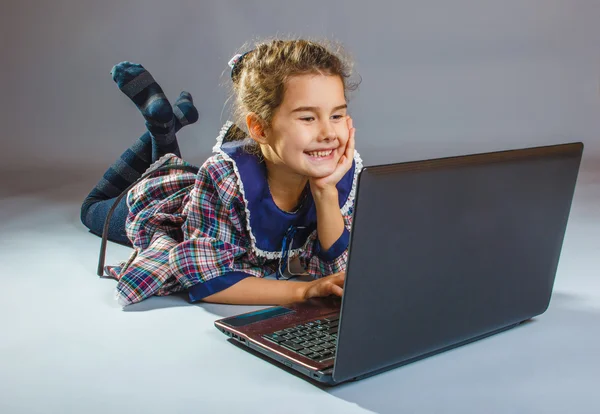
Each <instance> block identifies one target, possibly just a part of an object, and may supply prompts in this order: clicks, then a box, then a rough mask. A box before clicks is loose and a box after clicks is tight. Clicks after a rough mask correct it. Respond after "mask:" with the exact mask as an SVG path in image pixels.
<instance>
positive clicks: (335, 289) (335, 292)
mask: <svg viewBox="0 0 600 414" xmlns="http://www.w3.org/2000/svg"><path fill="white" fill-rule="evenodd" d="M330 286H331V288H330V294H331V295H335V296H339V297H341V296H342V295H343V294H344V289H342V288H341V287H339V286H338V285H334V284H331V285H330Z"/></svg>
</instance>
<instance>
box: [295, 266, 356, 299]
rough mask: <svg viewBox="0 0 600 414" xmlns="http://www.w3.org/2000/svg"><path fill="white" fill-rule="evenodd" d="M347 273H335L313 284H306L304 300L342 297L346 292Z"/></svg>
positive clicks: (312, 282) (314, 281)
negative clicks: (332, 296) (333, 296)
mask: <svg viewBox="0 0 600 414" xmlns="http://www.w3.org/2000/svg"><path fill="white" fill-rule="evenodd" d="M345 278H346V273H345V272H339V273H334V274H333V275H329V276H325V277H322V278H320V279H316V280H313V281H311V282H304V283H305V284H306V287H304V292H303V299H304V300H306V299H310V298H317V297H323V296H329V295H335V296H340V297H341V296H342V293H343V292H344V290H343V289H342V288H343V286H344V280H345Z"/></svg>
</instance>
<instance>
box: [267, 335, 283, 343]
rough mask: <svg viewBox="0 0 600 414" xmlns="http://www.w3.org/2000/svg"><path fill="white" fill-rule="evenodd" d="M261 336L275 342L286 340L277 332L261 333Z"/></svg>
mask: <svg viewBox="0 0 600 414" xmlns="http://www.w3.org/2000/svg"><path fill="white" fill-rule="evenodd" d="M263 336H264V337H265V338H267V339H270V340H271V341H273V342H277V343H279V342H283V341H285V340H286V339H285V338H284V337H283V336H282V335H278V334H274V333H272V334H268V335H263Z"/></svg>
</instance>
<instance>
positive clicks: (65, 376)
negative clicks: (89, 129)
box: [0, 171, 600, 414]
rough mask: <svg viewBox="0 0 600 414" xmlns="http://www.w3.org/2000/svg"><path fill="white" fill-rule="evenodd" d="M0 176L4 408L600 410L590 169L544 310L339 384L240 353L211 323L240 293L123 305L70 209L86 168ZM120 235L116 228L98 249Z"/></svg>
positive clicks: (594, 186)
mask: <svg viewBox="0 0 600 414" xmlns="http://www.w3.org/2000/svg"><path fill="white" fill-rule="evenodd" d="M4 176H5V178H3V179H2V186H1V187H0V189H1V191H0V259H1V260H0V269H1V271H0V275H1V281H2V284H1V287H0V323H1V325H0V326H1V327H2V331H1V333H0V413H3V414H9V413H84V412H85V413H104V412H144V413H179V412H181V413H183V412H186V413H187V412H208V413H211V412H226V413H230V412H250V413H252V412H261V413H284V412H289V413H313V412H332V413H340V412H341V413H365V412H380V413H398V412H405V413H433V412H460V413H483V412H485V413H494V412H498V413H559V412H560V413H565V412H568V413H598V412H600V393H599V392H598V390H599V389H600V277H599V276H600V271H599V269H600V241H599V235H600V218H599V217H600V174H599V173H592V172H587V173H586V172H585V171H583V172H582V174H581V175H580V180H579V183H578V188H577V191H576V195H575V200H574V204H573V208H572V214H571V219H570V221H569V226H568V230H567V235H566V238H565V242H564V247H563V253H562V257H561V261H560V265H559V271H558V275H557V280H556V284H555V294H554V296H553V300H552V304H551V306H550V308H549V310H548V311H547V312H546V313H545V314H544V315H542V316H541V317H539V318H537V319H536V320H535V321H534V322H532V323H530V324H527V325H526V326H523V327H520V328H517V329H513V330H511V331H508V332H506V333H503V334H500V335H496V336H494V337H492V338H488V339H486V340H483V341H479V342H477V343H474V344H470V345H467V346H464V347H461V348H459V349H456V350H453V351H449V352H446V353H443V354H440V355H437V356H435V357H432V358H428V359H426V360H423V361H420V362H417V363H414V364H411V365H408V366H405V367H402V368H399V369H396V370H393V371H390V372H387V373H385V374H382V375H378V376H376V377H373V378H370V379H366V380H363V381H360V382H357V383H353V384H347V385H343V386H340V387H337V388H334V389H321V388H318V387H316V386H314V385H312V384H310V383H308V382H306V381H304V380H303V379H300V378H298V377H296V376H294V375H290V374H289V373H287V372H285V371H283V370H281V369H280V368H278V367H276V366H274V365H271V364H268V363H266V362H264V361H263V360H261V359H259V358H256V357H253V356H251V355H249V354H247V353H246V352H244V351H242V350H240V349H238V348H237V347H235V346H233V345H231V344H229V343H228V342H227V341H226V339H225V337H224V336H223V335H222V334H221V333H220V332H218V331H217V330H216V329H215V328H214V327H213V325H212V323H213V321H214V320H215V319H217V318H220V317H222V316H224V315H229V314H233V313H238V312H240V311H241V310H246V309H249V308H246V307H232V306H223V305H208V304H201V305H190V304H188V303H187V302H186V301H185V299H184V298H183V297H167V298H152V299H150V300H147V301H145V302H143V303H141V304H139V305H135V306H132V307H130V308H128V309H127V310H126V311H123V310H121V308H120V307H119V306H118V305H117V303H116V302H115V301H114V300H113V292H114V287H115V282H114V281H112V280H103V279H99V278H98V277H97V276H96V275H95V270H96V263H97V256H98V248H99V239H98V238H97V237H95V236H93V235H91V234H89V233H87V231H86V230H85V228H84V227H83V226H82V225H81V224H80V223H79V217H78V215H79V203H80V201H81V199H82V198H83V197H84V196H85V194H86V193H87V190H88V189H89V188H88V187H89V186H90V185H91V184H93V182H94V180H93V179H92V178H90V177H78V176H73V175H72V174H63V175H61V174H58V173H54V174H52V175H49V174H46V173H44V172H36V175H35V176H32V175H17V174H12V175H10V176H8V177H6V175H4ZM57 177H58V178H59V179H61V180H63V181H64V184H62V185H58V186H57V185H53V184H51V183H52V181H53V180H55V179H57ZM75 180H78V181H79V182H76V181H75ZM128 251H129V250H128V249H127V248H125V247H122V246H118V245H114V244H110V245H109V250H108V258H107V262H108V263H114V262H116V261H119V260H122V259H125V258H126V257H127V255H128Z"/></svg>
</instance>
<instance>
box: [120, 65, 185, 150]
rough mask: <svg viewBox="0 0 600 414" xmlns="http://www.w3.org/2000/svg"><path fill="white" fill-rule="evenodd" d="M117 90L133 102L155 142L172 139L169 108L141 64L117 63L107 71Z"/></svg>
mask: <svg viewBox="0 0 600 414" xmlns="http://www.w3.org/2000/svg"><path fill="white" fill-rule="evenodd" d="M111 75H112V78H113V80H114V81H115V82H116V84H117V86H118V87H119V89H120V90H121V91H122V92H123V93H124V94H125V95H127V97H129V99H131V100H132V101H133V103H134V104H135V105H136V106H137V108H138V109H139V110H140V112H141V113H142V115H143V116H144V119H145V120H146V127H147V128H148V131H149V132H150V134H152V136H153V137H154V138H155V139H156V141H157V142H158V143H161V144H169V143H171V142H172V141H173V140H174V139H175V131H174V119H173V110H172V109H171V104H170V103H169V100H168V99H167V97H166V96H165V94H164V92H163V90H162V88H161V87H160V85H159V84H158V83H157V82H156V81H155V80H154V78H153V77H152V75H151V74H150V72H148V71H147V70H146V69H145V68H144V67H143V66H142V65H140V64H137V63H131V62H121V63H119V64H117V65H115V66H114V67H113V68H112V70H111Z"/></svg>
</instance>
